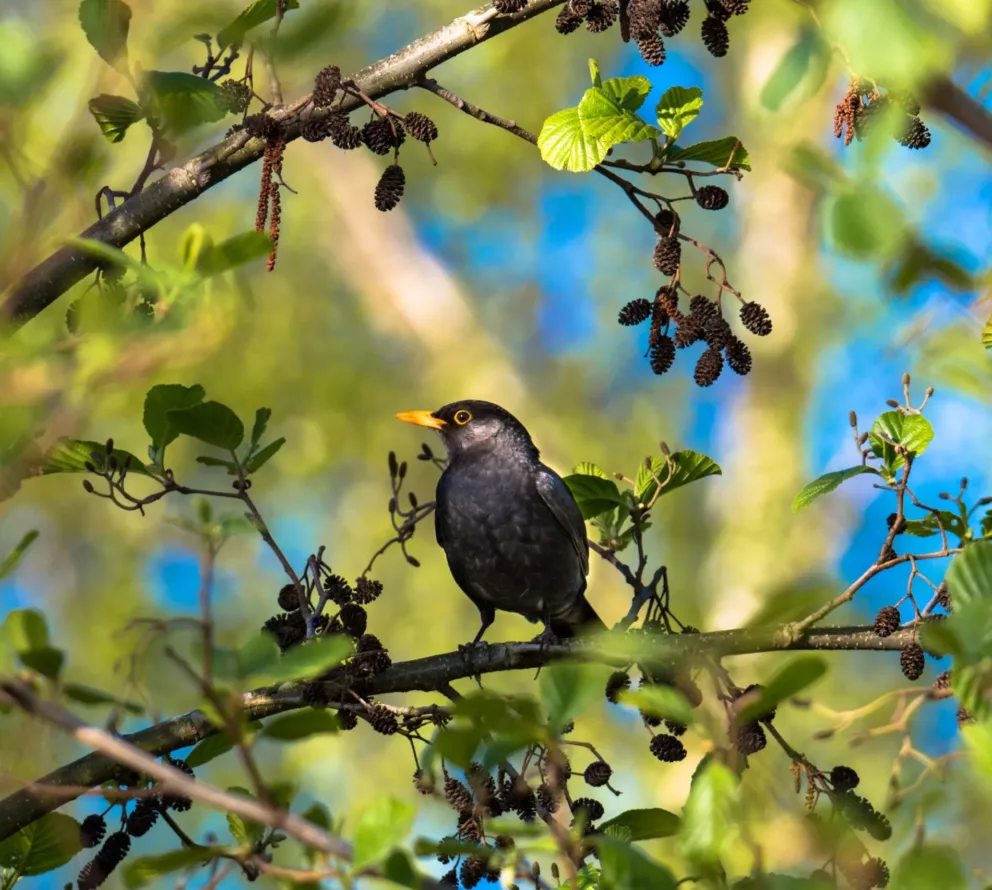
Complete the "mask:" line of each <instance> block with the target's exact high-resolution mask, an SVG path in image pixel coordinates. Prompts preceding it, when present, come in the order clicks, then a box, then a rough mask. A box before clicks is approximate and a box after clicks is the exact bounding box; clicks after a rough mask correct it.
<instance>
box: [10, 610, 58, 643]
mask: <svg viewBox="0 0 992 890" xmlns="http://www.w3.org/2000/svg"><path fill="white" fill-rule="evenodd" d="M4 628H5V629H6V632H7V642H8V643H10V646H11V648H12V649H13V650H14V651H15V652H28V651H30V650H31V649H44V648H45V647H46V646H48V645H49V636H48V622H47V621H46V620H45V616H44V615H43V614H42V613H41V612H39V611H38V610H37V609H14V610H13V611H12V612H9V613H8V614H7V618H6V620H5V621H4Z"/></svg>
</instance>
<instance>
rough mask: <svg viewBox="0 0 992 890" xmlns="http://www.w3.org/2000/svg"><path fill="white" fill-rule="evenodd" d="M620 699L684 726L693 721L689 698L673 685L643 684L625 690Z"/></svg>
mask: <svg viewBox="0 0 992 890" xmlns="http://www.w3.org/2000/svg"><path fill="white" fill-rule="evenodd" d="M620 701H621V702H623V704H625V705H632V706H633V707H635V708H638V709H640V710H642V711H644V712H646V713H648V714H653V715H654V716H656V717H666V718H667V719H669V720H674V721H675V722H676V723H681V724H683V725H684V726H690V725H691V724H692V723H693V715H692V708H691V707H690V705H689V702H688V700H687V699H686V697H685V696H684V695H682V693H681V692H679V691H678V690H677V689H674V688H672V687H671V686H666V685H655V684H642V685H640V686H638V687H637V689H632V690H630V691H629V692H625V693H624V694H623V695H622V696H621V698H620Z"/></svg>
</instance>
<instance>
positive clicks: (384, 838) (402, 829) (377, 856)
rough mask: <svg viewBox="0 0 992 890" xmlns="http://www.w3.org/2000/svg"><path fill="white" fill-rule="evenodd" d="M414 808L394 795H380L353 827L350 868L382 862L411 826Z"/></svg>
mask: <svg viewBox="0 0 992 890" xmlns="http://www.w3.org/2000/svg"><path fill="white" fill-rule="evenodd" d="M416 813H417V810H416V808H415V807H414V806H412V805H411V804H408V803H405V802H404V801H401V800H397V799H396V798H395V797H380V798H379V799H378V800H376V801H375V803H373V804H372V806H371V807H369V808H368V809H367V810H366V811H365V812H364V813H363V814H362V815H361V817H360V818H359V820H358V824H357V825H356V826H355V845H354V856H353V858H352V867H353V868H354V869H355V870H356V871H357V870H359V869H363V868H367V867H368V866H370V865H374V864H376V863H377V862H381V861H382V860H383V859H385V858H386V856H387V855H388V854H389V853H390V851H391V850H392V849H393V848H394V847H396V846H398V845H399V844H401V843H402V842H403V840H404V839H405V838H406V836H407V835H408V834H409V833H410V829H411V828H412V827H413V818H414V816H415V815H416Z"/></svg>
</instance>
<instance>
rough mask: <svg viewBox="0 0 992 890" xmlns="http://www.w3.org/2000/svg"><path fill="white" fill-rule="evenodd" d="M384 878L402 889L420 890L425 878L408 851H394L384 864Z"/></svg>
mask: <svg viewBox="0 0 992 890" xmlns="http://www.w3.org/2000/svg"><path fill="white" fill-rule="evenodd" d="M382 876H383V877H384V878H385V879H386V880H388V881H392V883H394V884H397V885H399V886H400V887H410V888H411V890H420V888H421V887H422V886H423V882H424V876H423V875H421V874H420V872H418V871H417V869H416V866H415V865H414V863H413V859H412V858H411V857H410V854H409V853H407V852H406V850H393V852H392V853H390V854H389V856H387V857H386V861H385V862H384V863H383V864H382Z"/></svg>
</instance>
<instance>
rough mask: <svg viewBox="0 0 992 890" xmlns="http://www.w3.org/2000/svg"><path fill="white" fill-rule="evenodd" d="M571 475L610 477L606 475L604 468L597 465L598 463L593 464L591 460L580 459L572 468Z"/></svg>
mask: <svg viewBox="0 0 992 890" xmlns="http://www.w3.org/2000/svg"><path fill="white" fill-rule="evenodd" d="M572 475H573V476H599V478H600V479H609V478H610V477H609V476H607V475H606V470H604V469H603V468H602V467H600V466H599V464H594V463H592V462H591V461H587V460H585V461H582V463H580V464H576V465H575V468H574V469H573V470H572Z"/></svg>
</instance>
